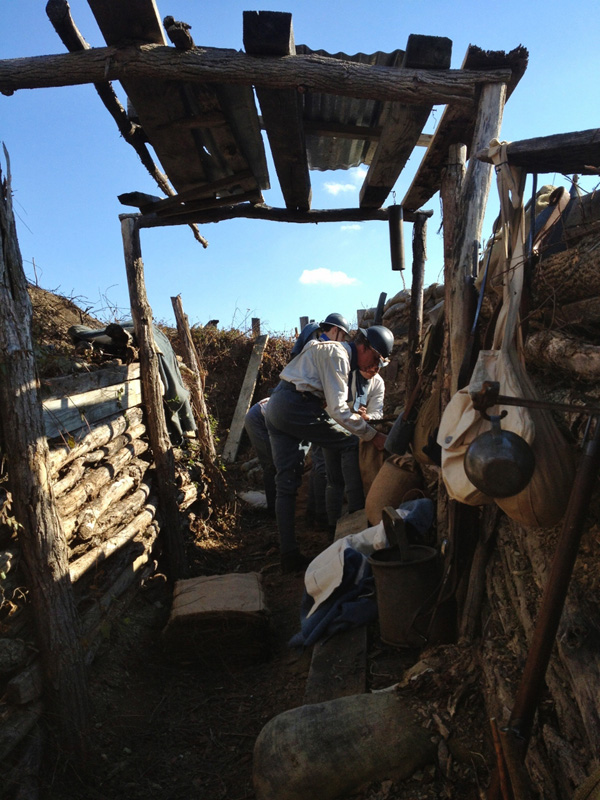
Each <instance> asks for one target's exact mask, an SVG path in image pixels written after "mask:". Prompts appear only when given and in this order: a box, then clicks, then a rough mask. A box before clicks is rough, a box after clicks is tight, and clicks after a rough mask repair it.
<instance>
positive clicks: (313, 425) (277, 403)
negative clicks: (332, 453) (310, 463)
mask: <svg viewBox="0 0 600 800" xmlns="http://www.w3.org/2000/svg"><path fill="white" fill-rule="evenodd" d="M266 419H267V429H268V431H269V437H270V439H271V452H272V454H273V461H274V463H275V468H276V475H275V486H276V490H277V499H276V501H275V513H276V516H277V527H278V529H279V541H280V547H281V554H282V555H283V554H285V553H288V552H291V551H292V550H295V549H297V547H298V545H297V543H296V531H295V516H296V493H297V491H298V487H299V486H300V483H301V481H302V470H303V465H304V456H305V454H306V449H307V446H308V444H309V443H310V444H315V445H320V446H321V447H323V448H326V449H329V450H344V449H345V448H348V446H349V444H350V441H351V440H352V439H356V437H355V436H353V434H351V433H350V432H349V431H347V430H346V429H345V428H342V426H341V425H338V424H337V422H335V421H334V420H333V419H332V418H331V417H330V416H329V414H327V412H326V411H325V409H324V408H323V404H322V402H321V401H320V400H319V398H318V397H316V396H314V395H310V394H308V393H306V392H304V393H303V392H297V391H296V390H295V387H294V386H293V384H291V383H288V382H287V381H280V382H279V384H278V385H277V386H276V387H275V389H274V391H273V393H272V394H271V397H270V398H269V403H268V405H267V413H266Z"/></svg>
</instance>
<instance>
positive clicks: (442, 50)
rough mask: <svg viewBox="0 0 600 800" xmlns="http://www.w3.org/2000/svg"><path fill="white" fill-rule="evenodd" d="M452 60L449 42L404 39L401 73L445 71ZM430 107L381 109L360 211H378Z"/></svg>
mask: <svg viewBox="0 0 600 800" xmlns="http://www.w3.org/2000/svg"><path fill="white" fill-rule="evenodd" d="M451 56H452V42H451V41H450V39H446V38H445V37H441V36H420V35H415V34H412V35H411V36H409V37H408V42H407V44H406V50H405V52H404V58H403V60H402V66H401V69H405V68H411V69H448V68H449V67H450V59H451ZM432 108H433V105H432V104H431V103H430V104H423V105H418V106H416V105H408V104H405V103H389V104H388V106H387V107H386V108H385V113H386V116H385V121H384V124H383V129H382V132H381V137H380V139H379V144H378V146H377V149H376V150H375V155H374V156H373V159H372V161H371V164H370V166H369V170H368V172H367V175H366V177H365V180H364V183H363V185H362V188H361V190H360V205H361V207H363V208H365V207H366V208H379V207H380V206H382V205H383V204H384V203H385V201H386V199H387V197H388V195H389V193H390V192H391V191H392V189H393V188H394V184H395V183H396V181H397V179H398V176H399V175H400V173H401V172H402V170H403V169H404V167H405V165H406V162H407V161H408V159H409V157H410V154H411V153H412V151H413V150H414V148H415V146H416V143H417V141H418V140H419V136H420V135H421V131H422V130H423V126H424V125H425V123H426V122H427V120H428V118H429V115H430V113H431V109H432Z"/></svg>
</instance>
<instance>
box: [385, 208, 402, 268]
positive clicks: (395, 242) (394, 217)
mask: <svg viewBox="0 0 600 800" xmlns="http://www.w3.org/2000/svg"><path fill="white" fill-rule="evenodd" d="M403 218H404V217H403V213H402V206H397V205H393V206H389V208H388V225H389V230H390V255H391V259H392V270H395V271H399V270H403V269H404V223H403Z"/></svg>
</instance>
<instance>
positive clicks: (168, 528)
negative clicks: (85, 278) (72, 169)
mask: <svg viewBox="0 0 600 800" xmlns="http://www.w3.org/2000/svg"><path fill="white" fill-rule="evenodd" d="M121 233H122V236H123V249H124V254H125V269H126V271H127V284H128V286H129V298H130V302H131V316H132V319H133V325H134V329H135V335H136V338H137V342H138V346H139V349H140V367H141V378H142V397H143V400H144V405H145V407H146V414H147V419H148V435H149V438H150V446H151V447H152V454H153V456H154V461H155V464H156V481H157V485H158V494H159V498H160V511H161V514H160V516H161V523H162V525H161V528H162V531H163V534H164V537H165V545H166V550H167V564H168V570H169V573H170V574H169V578H170V579H171V580H173V581H175V580H177V579H178V578H185V577H186V576H187V561H186V557H185V547H184V542H183V536H182V530H181V515H180V512H179V505H178V503H177V483H176V480H175V456H174V453H173V447H172V445H171V440H170V439H169V433H168V431H167V422H166V419H165V411H164V406H163V398H162V383H161V379H160V373H159V370H158V355H157V351H156V344H155V342H154V334H153V333H152V309H151V308H150V305H149V303H148V298H147V295H146V287H145V283H144V265H143V262H142V251H141V246H140V232H139V229H138V226H137V224H136V222H135V220H132V219H126V220H123V221H122V222H121Z"/></svg>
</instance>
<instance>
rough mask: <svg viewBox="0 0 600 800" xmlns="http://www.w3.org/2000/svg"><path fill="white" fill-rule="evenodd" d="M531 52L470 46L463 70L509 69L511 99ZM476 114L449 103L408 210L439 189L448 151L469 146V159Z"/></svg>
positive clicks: (406, 202) (419, 172) (405, 203)
mask: <svg viewBox="0 0 600 800" xmlns="http://www.w3.org/2000/svg"><path fill="white" fill-rule="evenodd" d="M527 59H528V53H527V50H526V48H525V47H522V46H519V47H517V48H515V49H514V50H511V51H510V52H509V53H505V52H503V51H485V50H482V49H481V48H480V47H475V46H474V45H469V47H468V49H467V53H466V55H465V58H464V60H463V63H462V67H461V69H464V70H468V71H473V70H475V71H477V70H485V71H489V70H491V69H502V68H505V69H506V68H508V70H509V78H508V79H507V82H506V83H507V92H506V96H507V99H508V97H509V96H510V94H511V93H512V92H513V91H514V89H515V87H516V85H517V84H518V82H519V81H520V80H521V78H522V76H523V74H524V72H525V69H526V67H527ZM475 122H476V113H475V111H474V109H473V108H466V107H464V106H459V105H458V104H448V105H447V106H446V108H445V109H444V112H443V114H442V117H441V119H440V121H439V123H438V125H437V128H436V130H435V133H434V135H433V139H432V141H431V144H430V145H429V147H428V148H427V152H426V153H425V156H424V157H423V160H422V161H421V164H420V165H419V168H418V170H417V172H416V174H415V176H414V178H413V180H412V183H411V185H410V187H409V189H408V191H407V193H406V194H405V196H404V199H403V200H402V206H403V208H404V209H405V210H411V211H417V210H418V209H419V208H422V207H423V206H424V205H425V203H428V202H429V200H431V198H432V197H433V195H434V194H435V193H436V192H437V191H438V190H439V188H440V186H441V182H442V173H443V171H444V169H445V168H446V164H447V162H448V152H449V150H450V147H451V146H452V145H454V144H464V145H465V146H466V147H467V158H468V156H469V152H468V151H469V149H470V147H471V142H472V139H473V133H474V131H475Z"/></svg>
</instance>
